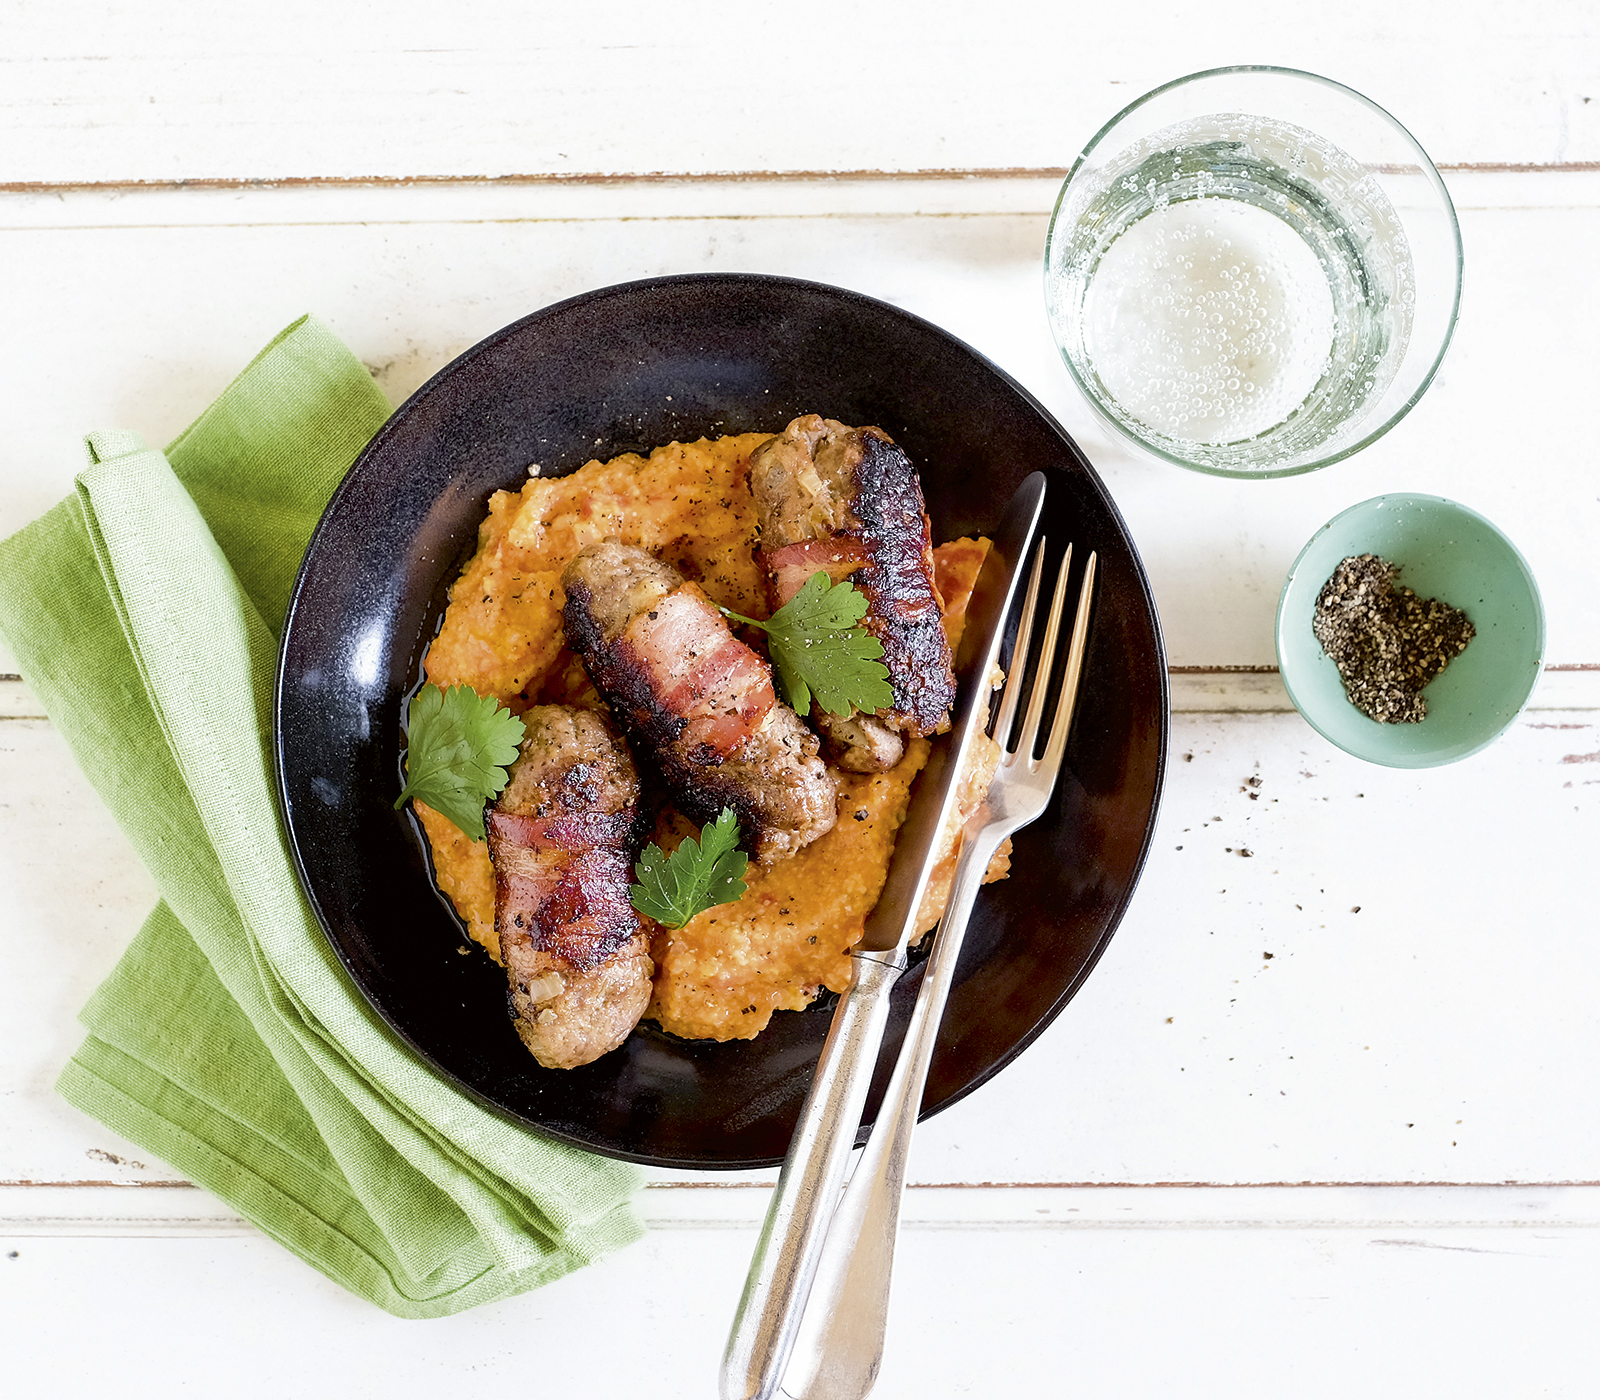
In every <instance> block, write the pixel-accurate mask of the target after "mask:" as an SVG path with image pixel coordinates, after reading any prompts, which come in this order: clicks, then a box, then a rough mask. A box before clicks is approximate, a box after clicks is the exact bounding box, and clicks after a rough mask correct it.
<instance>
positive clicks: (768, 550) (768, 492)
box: [750, 413, 956, 772]
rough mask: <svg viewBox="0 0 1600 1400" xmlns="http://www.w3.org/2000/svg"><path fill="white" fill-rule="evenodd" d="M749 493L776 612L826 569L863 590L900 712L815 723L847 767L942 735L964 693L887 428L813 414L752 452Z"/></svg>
mask: <svg viewBox="0 0 1600 1400" xmlns="http://www.w3.org/2000/svg"><path fill="white" fill-rule="evenodd" d="M750 487H751V491H752V492H753V493H754V495H755V499H756V509H757V512H758V514H759V516H760V522H761V540H762V546H763V553H762V554H761V556H760V557H761V560H762V562H763V563H764V565H765V566H766V569H767V580H768V589H769V593H770V596H771V601H772V605H773V607H774V608H775V609H776V608H777V607H779V606H781V605H782V604H783V603H785V602H787V601H788V600H789V598H791V597H793V596H794V593H795V592H796V591H798V589H799V587H800V585H801V584H803V583H804V582H805V580H806V579H807V578H808V577H810V575H811V574H813V573H815V572H816V571H817V569H819V568H821V569H825V570H826V571H827V573H828V575H829V577H830V578H832V579H834V580H835V581H837V580H838V579H840V578H842V577H846V576H848V577H849V578H850V580H851V582H852V583H854V584H855V586H856V587H857V588H859V589H860V590H861V591H862V592H863V593H864V594H865V595H866V598H867V613H866V616H865V617H864V618H863V619H862V625H863V626H864V627H865V628H866V629H867V630H868V631H869V632H871V633H872V634H873V636H875V637H876V638H877V639H878V641H879V642H880V643H882V645H883V664H884V665H885V666H886V667H887V668H888V671H889V685H890V687H891V688H892V689H893V691H894V705H893V706H892V707H891V708H890V709H888V710H883V711H879V712H878V713H877V714H876V715H867V714H862V713H861V712H859V711H856V712H854V713H852V714H851V715H849V716H846V717H843V718H841V717H838V716H834V715H819V716H817V717H816V723H817V725H818V727H819V728H820V729H821V730H822V731H823V733H824V735H825V736H826V738H827V740H828V744H829V749H830V751H831V752H832V753H833V755H834V756H835V758H836V760H837V761H838V763H839V764H840V766H841V767H845V768H851V769H855V770H857V771H861V772H881V771H883V770H885V769H887V768H890V767H892V766H893V765H894V764H895V763H897V762H898V761H899V759H900V755H901V753H902V751H903V748H904V737H906V736H911V737H919V738H920V737H923V736H925V735H929V734H934V733H937V732H939V731H940V730H941V729H943V728H944V726H945V724H946V723H947V722H948V717H949V713H950V707H951V705H952V704H953V703H954V702H955V693H956V685H955V674H954V672H953V671H952V669H951V660H950V646H949V643H948V641H947V640H946V637H945V632H944V627H943V625H942V608H941V606H940V598H939V590H938V588H937V586H936V584H935V581H934V563H933V545H932V536H931V530H930V526H929V522H928V514H927V510H926V508H925V506H924V503H923V499H922V485H921V483H920V482H919V481H918V479H917V473H916V469H915V468H914V467H913V466H912V465H911V461H910V459H909V458H908V457H907V456H906V454H905V453H904V452H903V451H902V450H901V449H900V448H899V447H898V446H897V445H896V444H895V442H894V441H893V440H892V439H891V438H890V437H889V435H888V434H887V433H885V432H884V431H883V430H882V429H880V428H850V427H846V426H845V425H844V424H843V423H838V422H835V421H834V420H832V419H825V418H821V417H819V416H818V415H816V414H814V413H813V414H807V415H805V416H804V417H801V418H796V419H795V420H794V421H793V422H792V423H790V424H789V426H788V427H787V428H785V429H784V430H783V432H781V433H780V434H778V436H776V437H774V438H770V439H768V440H767V441H766V442H764V443H762V444H761V445H760V446H759V447H757V448H756V449H755V451H754V452H752V453H751V454H750Z"/></svg>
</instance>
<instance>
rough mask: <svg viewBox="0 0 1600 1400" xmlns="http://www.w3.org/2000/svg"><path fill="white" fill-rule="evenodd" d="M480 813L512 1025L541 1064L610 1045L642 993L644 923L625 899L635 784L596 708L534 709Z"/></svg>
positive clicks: (581, 1060)
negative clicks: (506, 777)
mask: <svg viewBox="0 0 1600 1400" xmlns="http://www.w3.org/2000/svg"><path fill="white" fill-rule="evenodd" d="M523 723H524V725H525V726H526V731H527V732H526V734H525V736H524V739H523V742H522V751H521V753H520V754H519V755H518V757H517V760H516V762H515V763H514V764H512V766H511V773H510V781H509V782H508V783H507V785H506V788H505V791H504V792H502V793H501V795H500V800H499V802H498V803H497V804H496V805H495V807H494V808H493V809H491V811H490V812H489V814H488V820H487V823H486V824H487V827H488V836H489V856H490V859H491V860H492V861H493V863H494V874H495V930H496V932H497V933H498V934H499V936H500V954H501V958H502V960H503V961H504V962H505V965H506V971H507V973H508V975H509V977H510V980H511V1010H512V1018H513V1024H514V1025H515V1027H516V1030H517V1034H518V1035H519V1036H521V1038H522V1040H523V1043H524V1044H525V1045H527V1047H528V1048H529V1049H530V1050H531V1051H532V1052H533V1054H534V1056H535V1057H536V1058H537V1059H538V1060H539V1062H540V1063H541V1064H543V1065H545V1066H547V1067H549V1068H553V1069H569V1068H572V1067H574V1066H576V1065H583V1064H588V1063H589V1062H590V1061H591V1060H594V1059H597V1058H598V1057H599V1056H600V1055H603V1054H605V1053H606V1052H607V1051H608V1050H612V1049H615V1048H616V1046H617V1045H619V1044H621V1042H622V1041H623V1039H624V1038H626V1036H627V1034H628V1032H629V1031H631V1030H632V1029H633V1027H634V1026H635V1025H636V1024H637V1022H638V1020H639V1017H640V1016H641V1015H642V1014H643V1013H644V1009H645V1007H646V1005H648V1003H649V999H650V978H651V976H652V974H653V972H654V964H652V962H651V961H650V956H649V952H648V942H647V938H646V935H645V932H644V924H643V921H642V920H641V919H640V917H639V915H638V914H637V913H636V912H635V910H634V908H633V905H632V903H631V901H630V900H629V897H628V890H629V886H630V884H631V883H632V869H633V861H634V857H635V856H636V855H637V853H638V849H639V841H640V836H641V822H640V818H639V806H638V802H639V780H638V775H637V773H636V772H635V771H634V767H633V761H632V758H631V757H630V755H629V754H628V751H627V748H626V747H625V746H624V745H623V743H622V740H621V738H620V737H619V736H618V735H617V734H616V733H615V732H614V731H613V730H612V729H611V728H610V727H609V726H608V725H607V724H606V722H605V720H604V719H603V718H602V717H601V716H600V715H597V714H594V713H592V712H590V711H586V710H577V709H573V708H571V707H570V706H564V705H537V706H535V707H534V708H532V709H531V710H529V711H527V712H526V713H525V714H524V715H523Z"/></svg>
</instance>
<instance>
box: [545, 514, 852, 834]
mask: <svg viewBox="0 0 1600 1400" xmlns="http://www.w3.org/2000/svg"><path fill="white" fill-rule="evenodd" d="M561 582H562V586H563V587H564V588H565V589H566V594H567V601H566V612H565V615H564V616H565V620H566V634H567V645H568V646H570V647H571V648H572V649H573V650H574V651H576V652H578V653H579V654H580V655H581V656H582V657H583V661H584V665H585V666H586V667H587V668H588V671H589V676H590V678H591V679H592V680H593V681H594V683H595V687H596V688H597V689H598V690H599V692H600V694H601V695H602V696H604V697H605V699H606V702H607V703H608V704H609V705H610V706H611V712H612V714H613V715H615V716H616V717H617V719H618V720H620V721H621V723H622V724H623V726H624V727H625V728H626V729H627V730H628V732H629V734H630V735H631V736H632V737H633V738H634V739H635V740H636V741H637V742H638V743H639V745H640V746H641V748H642V751H643V752H645V753H647V754H648V755H649V756H650V757H651V758H652V759H653V760H654V762H655V763H656V765H657V767H658V768H659V769H660V771H661V776H662V779H663V780H664V782H665V783H666V787H667V791H668V792H670V793H671V794H672V797H673V800H674V802H675V803H676V805H677V806H678V808H679V810H680V811H682V812H683V813H684V815H685V816H687V817H690V818H691V819H693V820H695V821H698V822H708V821H714V820H716V818H717V815H718V814H719V813H720V812H721V810H722V809H723V807H732V808H733V810H734V812H735V813H736V814H737V815H738V818H739V826H740V830H741V831H742V833H743V840H744V844H745V848H746V849H747V850H748V851H749V852H750V853H751V854H752V855H753V856H754V857H755V858H756V859H757V860H759V861H766V862H770V861H773V860H777V859H780V858H781V857H783V856H786V855H792V854H793V853H794V852H795V851H798V850H800V849H801V848H802V847H804V846H806V845H808V844H809V843H810V842H812V841H814V840H816V838H817V837H819V836H821V835H822V834H823V833H824V832H825V831H828V830H830V829H831V828H832V826H833V824H834V820H835V816H836V812H835V800H836V797H837V784H836V783H835V782H834V779H833V777H832V775H831V774H830V773H829V772H828V770H827V769H826V768H825V767H823V765H822V762H821V760H820V759H818V758H817V756H816V755H817V748H818V745H817V740H816V738H815V736H814V735H813V734H812V733H811V731H810V730H808V729H807V728H806V727H805V725H804V724H803V723H802V722H801V721H800V718H799V716H797V715H796V714H795V712H794V711H793V710H791V709H790V708H789V707H788V706H787V705H784V704H782V703H781V702H779V701H778V700H777V699H776V698H775V696H774V694H773V690H772V670H771V668H770V667H769V666H768V664H767V663H766V661H764V660H763V659H762V658H761V657H760V656H759V655H757V654H756V653H755V652H753V651H751V650H750V648H749V647H747V646H746V645H745V644H744V643H743V642H741V641H740V640H739V639H738V638H737V637H735V636H734V635H733V633H732V631H731V630H730V629H729V627H728V624H727V622H726V620H725V619H724V618H723V616H722V614H721V613H720V612H718V611H717V609H716V608H715V607H714V606H713V605H712V604H711V602H710V601H708V600H707V598H706V597H705V595H704V594H703V593H702V592H701V591H700V590H699V588H697V587H696V586H695V585H694V584H692V583H686V582H685V581H684V579H683V576H682V575H681V574H679V573H678V571H677V570H676V569H674V568H672V567H671V566H670V565H668V564H663V563H661V562H660V561H659V560H658V559H655V558H654V557H652V556H651V555H649V554H647V553H646V552H645V551H644V550H642V549H637V548H634V547H633V546H631V545H625V544H621V543H619V542H618V541H616V540H606V541H604V542H602V543H600V544H593V545H590V546H589V547H588V548H586V549H584V550H582V551H580V552H579V554H578V555H577V556H576V557H575V558H574V559H573V560H572V562H571V563H570V564H568V565H567V568H566V571H565V573H563V575H562V578H561Z"/></svg>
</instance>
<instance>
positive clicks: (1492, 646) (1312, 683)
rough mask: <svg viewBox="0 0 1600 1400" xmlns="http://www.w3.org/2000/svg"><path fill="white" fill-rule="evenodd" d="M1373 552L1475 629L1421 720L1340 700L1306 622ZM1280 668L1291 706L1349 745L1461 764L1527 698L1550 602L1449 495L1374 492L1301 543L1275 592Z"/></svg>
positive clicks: (1410, 761)
mask: <svg viewBox="0 0 1600 1400" xmlns="http://www.w3.org/2000/svg"><path fill="white" fill-rule="evenodd" d="M1353 554H1376V555H1378V556H1379V557H1380V558H1383V559H1387V560H1389V562H1390V563H1392V564H1397V565H1399V566H1400V573H1399V575H1398V578H1397V582H1398V583H1400V584H1403V585H1404V586H1405V587H1407V588H1410V589H1413V590H1415V592H1416V593H1417V594H1418V595H1419V596H1420V597H1423V598H1439V599H1441V600H1443V601H1444V602H1446V603H1449V604H1450V605H1451V606H1452V607H1455V608H1460V609H1461V610H1462V611H1463V612H1465V613H1466V615H1467V616H1468V618H1470V619H1471V621H1472V625H1473V627H1475V628H1476V629H1477V632H1476V635H1475V636H1474V637H1473V639H1472V640H1471V641H1470V642H1469V643H1468V644H1467V648H1466V650H1465V651H1463V652H1462V653H1461V654H1460V655H1459V656H1457V657H1456V658H1455V659H1454V660H1453V661H1452V662H1451V663H1450V664H1449V665H1448V666H1447V667H1446V668H1445V669H1444V671H1443V672H1442V673H1441V674H1440V675H1439V676H1437V677H1436V678H1435V679H1434V681H1433V682H1432V683H1431V684H1430V685H1429V686H1428V688H1427V689H1426V690H1425V691H1424V692H1423V694H1424V696H1425V697H1426V698H1427V702H1428V715H1427V718H1426V719H1424V720H1423V721H1422V722H1421V723H1419V724H1379V723H1377V722H1376V721H1375V720H1370V719H1368V718H1367V717H1366V716H1365V715H1364V714H1362V713H1361V711H1360V710H1358V709H1356V707H1355V706H1354V705H1352V704H1351V703H1350V702H1349V700H1347V699H1346V698H1345V693H1344V682H1343V681H1342V680H1340V678H1339V669H1338V667H1337V666H1335V665H1334V664H1333V659H1332V658H1331V657H1330V656H1328V654H1327V653H1326V652H1324V651H1323V649H1322V646H1321V644H1320V643H1319V642H1318V641H1317V639H1316V637H1315V636H1314V635H1313V634H1312V631H1311V619H1312V616H1313V614H1314V612H1315V610H1316V605H1317V595H1318V594H1320V593H1321V592H1322V586H1323V584H1325V583H1326V582H1327V581H1328V579H1329V577H1330V576H1331V575H1332V573H1333V571H1334V570H1335V569H1336V568H1338V566H1339V563H1340V561H1341V560H1343V559H1346V558H1348V557H1349V556H1351V555H1353ZM1277 634H1278V635H1277V640H1278V671H1279V673H1280V674H1281V675H1282V677H1283V684H1284V688H1285V689H1287V690H1288V692H1289V698H1290V699H1291V700H1293V701H1294V704H1295V708H1296V709H1297V710H1299V711H1300V713H1301V714H1302V715H1303V716H1304V717H1305V719H1306V722H1307V723H1308V724H1310V725H1311V727H1312V728H1313V729H1315V730H1316V731H1317V732H1318V733H1319V734H1321V735H1322V737H1323V738H1325V739H1327V740H1329V741H1331V742H1332V743H1335V744H1337V745H1338V746H1339V747H1340V748H1341V749H1343V750H1344V751H1345V752H1346V753H1352V754H1354V755H1355V756H1356V757H1357V758H1364V759H1366V760H1367V761H1368V762H1371V763H1382V764H1386V765H1387V766H1389V767H1390V768H1433V767H1437V766H1438V765H1439V764H1441V763H1454V762H1455V761H1456V760H1457V759H1458V758H1465V757H1467V755H1468V754H1474V753H1477V752H1478V750H1479V749H1481V748H1484V747H1485V746H1486V745H1488V744H1490V743H1491V742H1493V740H1494V739H1495V738H1497V737H1498V736H1499V735H1500V734H1501V733H1502V732H1503V731H1504V730H1505V729H1506V728H1507V726H1509V725H1510V723H1511V721H1512V720H1514V719H1515V718H1516V717H1517V716H1518V715H1519V714H1520V713H1521V712H1522V707H1523V706H1524V705H1526V704H1527V703H1528V697H1529V696H1530V695H1532V694H1533V687H1534V684H1535V682H1537V680H1538V679H1539V671H1540V668H1541V666H1542V664H1543V661H1544V607H1543V605H1542V604H1541V603H1540V601H1539V587H1538V585H1537V584H1536V583H1535V582H1534V580H1533V573H1532V571H1531V570H1530V569H1529V568H1528V564H1527V561H1526V560H1525V559H1524V558H1523V557H1522V555H1521V554H1519V553H1518V552H1517V547H1516V546H1515V545H1514V544H1512V543H1511V541H1510V540H1508V539H1507V538H1506V537H1505V536H1504V535H1503V534H1501V533H1500V531H1499V530H1497V529H1496V528H1495V527H1494V526H1493V525H1491V524H1490V523H1489V522H1488V521H1487V520H1485V519H1484V518H1483V517H1482V516H1481V515H1479V514H1478V513H1477V512H1476V511H1473V510H1468V509H1467V508H1466V507H1465V506H1463V505H1457V504H1456V502H1454V501H1447V500H1445V499H1444V497H1442V496H1419V495H1412V494H1396V495H1390V496H1376V497H1374V498H1373V499H1372V500H1370V501H1363V502H1362V503H1361V504H1360V505H1358V506H1351V507H1350V509H1349V510H1347V511H1345V512H1343V513H1342V514H1340V515H1336V516H1334V518H1333V519H1332V520H1330V521H1329V522H1328V523H1327V524H1326V525H1324V526H1323V527H1322V528H1321V529H1320V530H1318V531H1317V533H1316V534H1315V535H1314V536H1313V537H1312V539H1311V542H1310V543H1309V544H1307V545H1306V547H1305V548H1304V549H1303V550H1301V551H1300V557H1299V558H1298V559H1296V560H1295V562H1294V567H1293V568H1292V569H1290V570H1289V577H1288V578H1287V579H1286V580H1285V581H1284V585H1283V596H1282V597H1280V598H1279V600H1278V626H1277Z"/></svg>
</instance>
